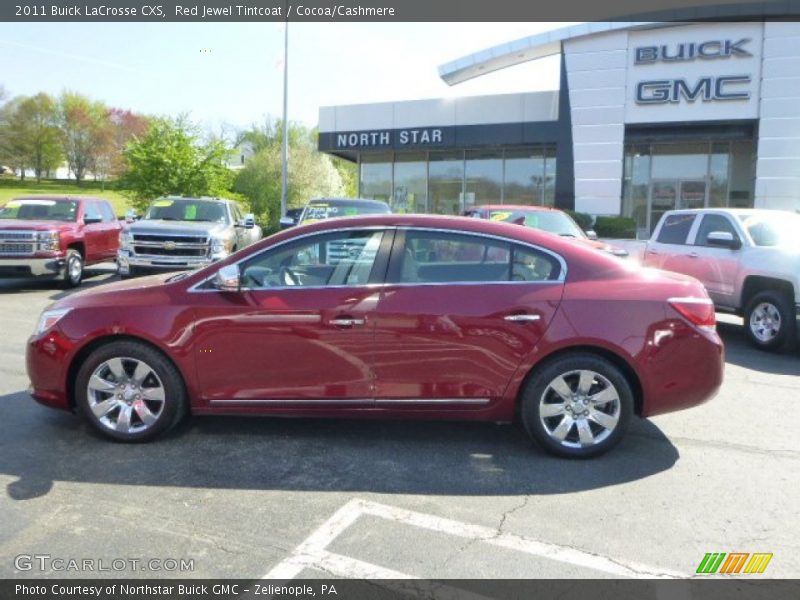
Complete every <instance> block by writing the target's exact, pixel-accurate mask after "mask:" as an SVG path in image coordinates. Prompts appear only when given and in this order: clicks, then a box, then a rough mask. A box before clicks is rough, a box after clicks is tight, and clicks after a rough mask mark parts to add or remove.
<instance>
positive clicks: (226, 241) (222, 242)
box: [211, 238, 233, 254]
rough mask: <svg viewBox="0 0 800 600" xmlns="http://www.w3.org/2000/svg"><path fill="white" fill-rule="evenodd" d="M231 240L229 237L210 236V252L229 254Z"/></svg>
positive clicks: (231, 244)
mask: <svg viewBox="0 0 800 600" xmlns="http://www.w3.org/2000/svg"><path fill="white" fill-rule="evenodd" d="M232 248H233V240H232V239H230V238H211V254H230V253H231V249H232Z"/></svg>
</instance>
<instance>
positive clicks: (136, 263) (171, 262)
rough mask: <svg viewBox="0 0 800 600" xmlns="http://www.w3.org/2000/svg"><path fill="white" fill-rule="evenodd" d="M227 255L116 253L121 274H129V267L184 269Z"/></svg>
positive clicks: (200, 265) (165, 269)
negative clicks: (141, 254) (140, 254)
mask: <svg viewBox="0 0 800 600" xmlns="http://www.w3.org/2000/svg"><path fill="white" fill-rule="evenodd" d="M227 256H228V255H227V254H225V255H222V254H220V255H218V256H217V255H212V256H211V257H208V256H197V257H195V256H139V255H135V254H131V253H130V252H128V251H127V250H120V251H119V252H118V254H117V264H118V265H119V272H120V274H121V275H129V274H130V272H131V269H141V270H148V271H184V270H188V269H197V268H200V267H205V266H208V265H210V264H212V263H215V262H217V261H218V260H222V259H223V258H226V257H227Z"/></svg>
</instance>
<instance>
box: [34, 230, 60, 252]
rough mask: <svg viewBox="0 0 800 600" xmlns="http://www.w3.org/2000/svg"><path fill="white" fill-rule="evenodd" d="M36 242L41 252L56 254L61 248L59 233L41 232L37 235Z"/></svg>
mask: <svg viewBox="0 0 800 600" xmlns="http://www.w3.org/2000/svg"><path fill="white" fill-rule="evenodd" d="M36 241H37V245H38V249H39V251H43V252H55V251H56V250H58V249H59V247H60V243H59V238H58V232H57V231H40V232H39V233H37V234H36Z"/></svg>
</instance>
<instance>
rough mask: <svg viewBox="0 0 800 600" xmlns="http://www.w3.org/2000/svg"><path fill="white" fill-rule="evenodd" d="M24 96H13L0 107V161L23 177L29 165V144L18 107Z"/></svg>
mask: <svg viewBox="0 0 800 600" xmlns="http://www.w3.org/2000/svg"><path fill="white" fill-rule="evenodd" d="M24 101H25V98H24V97H21V96H20V97H17V98H13V99H12V100H9V101H8V102H6V104H4V105H3V107H2V109H0V162H2V163H4V164H5V165H8V166H9V167H11V168H12V169H14V170H15V171H19V172H20V179H23V180H24V179H25V170H26V169H27V168H28V167H29V166H30V162H29V160H30V146H29V144H28V139H27V133H26V131H25V129H24V127H23V123H22V122H21V121H20V119H19V118H18V115H19V107H20V105H21V104H22V103H23V102H24Z"/></svg>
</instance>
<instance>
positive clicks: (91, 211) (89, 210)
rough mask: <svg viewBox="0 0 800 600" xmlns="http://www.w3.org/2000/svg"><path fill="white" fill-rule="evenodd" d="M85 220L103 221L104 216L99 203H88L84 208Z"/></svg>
mask: <svg viewBox="0 0 800 600" xmlns="http://www.w3.org/2000/svg"><path fill="white" fill-rule="evenodd" d="M83 218H84V219H99V220H101V221H102V220H103V215H102V214H101V213H100V209H99V208H98V207H97V202H87V203H86V204H84V206H83Z"/></svg>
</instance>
